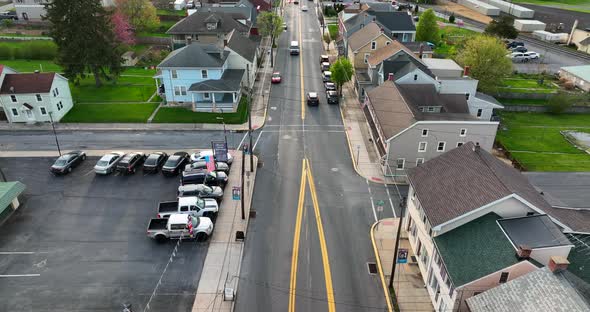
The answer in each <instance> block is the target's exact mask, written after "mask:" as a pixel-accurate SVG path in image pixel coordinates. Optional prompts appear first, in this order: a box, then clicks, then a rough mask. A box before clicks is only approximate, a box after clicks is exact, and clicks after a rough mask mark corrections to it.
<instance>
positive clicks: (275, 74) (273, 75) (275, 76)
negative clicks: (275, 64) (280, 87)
mask: <svg viewBox="0 0 590 312" xmlns="http://www.w3.org/2000/svg"><path fill="white" fill-rule="evenodd" d="M280 76H281V74H279V73H274V74H272V77H273V78H278V77H280Z"/></svg>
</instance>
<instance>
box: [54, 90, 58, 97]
mask: <svg viewBox="0 0 590 312" xmlns="http://www.w3.org/2000/svg"><path fill="white" fill-rule="evenodd" d="M58 95H59V90H58V89H57V88H55V95H54V96H58Z"/></svg>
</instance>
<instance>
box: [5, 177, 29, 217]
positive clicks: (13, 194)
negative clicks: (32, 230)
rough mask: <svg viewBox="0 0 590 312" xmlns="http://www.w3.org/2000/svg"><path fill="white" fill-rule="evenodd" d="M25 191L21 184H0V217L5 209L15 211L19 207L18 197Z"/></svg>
mask: <svg viewBox="0 0 590 312" xmlns="http://www.w3.org/2000/svg"><path fill="white" fill-rule="evenodd" d="M24 190H25V185H24V184H22V183H21V182H18V181H15V182H0V215H3V214H4V212H6V210H7V208H11V209H13V210H14V209H17V208H18V206H19V205H20V203H19V201H18V196H19V195H20V194H21V193H22V192H23V191H24Z"/></svg>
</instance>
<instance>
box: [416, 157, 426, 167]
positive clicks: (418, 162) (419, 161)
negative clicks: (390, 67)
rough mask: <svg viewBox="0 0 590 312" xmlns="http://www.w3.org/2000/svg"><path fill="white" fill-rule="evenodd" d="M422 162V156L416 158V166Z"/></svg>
mask: <svg viewBox="0 0 590 312" xmlns="http://www.w3.org/2000/svg"><path fill="white" fill-rule="evenodd" d="M423 163H424V158H416V166H419V165H421V164H423Z"/></svg>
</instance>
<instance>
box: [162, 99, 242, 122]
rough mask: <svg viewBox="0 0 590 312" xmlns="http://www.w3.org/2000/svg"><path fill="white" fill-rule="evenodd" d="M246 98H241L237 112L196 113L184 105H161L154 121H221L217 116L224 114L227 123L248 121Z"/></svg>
mask: <svg viewBox="0 0 590 312" xmlns="http://www.w3.org/2000/svg"><path fill="white" fill-rule="evenodd" d="M246 108H247V106H246V99H245V98H244V97H242V98H241V100H240V105H239V106H238V111H237V112H235V113H225V114H222V113H195V112H193V111H190V110H188V109H186V108H183V107H161V108H160V110H159V111H158V113H157V114H156V116H155V117H154V119H153V120H152V122H154V123H218V124H219V123H221V120H218V119H217V117H221V116H223V119H224V121H225V123H226V124H241V123H244V122H246V118H247V117H248V111H247V110H246Z"/></svg>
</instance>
